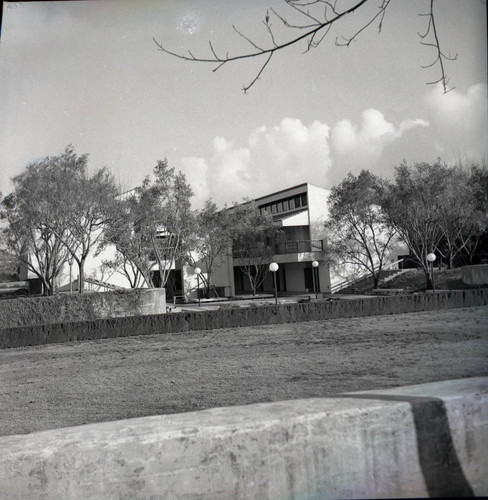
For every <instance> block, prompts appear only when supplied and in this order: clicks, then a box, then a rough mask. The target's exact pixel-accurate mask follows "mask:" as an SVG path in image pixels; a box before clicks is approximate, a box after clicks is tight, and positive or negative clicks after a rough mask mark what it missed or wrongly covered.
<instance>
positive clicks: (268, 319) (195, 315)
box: [0, 289, 488, 348]
mask: <svg viewBox="0 0 488 500" xmlns="http://www.w3.org/2000/svg"><path fill="white" fill-rule="evenodd" d="M482 305H488V289H479V290H464V291H452V292H437V293H419V294H412V295H395V296H392V297H366V298H357V299H344V300H333V299H332V300H325V301H316V302H307V303H301V304H281V305H277V306H276V305H270V306H259V307H257V306H255V307H247V308H224V309H219V310H214V311H201V312H200V311H199V312H180V313H171V314H158V315H147V316H135V317H120V318H108V319H97V320H93V321H78V322H76V321H75V322H73V321H72V322H70V323H57V324H48V325H34V326H29V327H22V328H0V348H7V347H22V346H29V345H40V344H51V343H56V342H70V341H74V340H94V339H101V338H113V337H128V336H131V335H153V334H165V333H176V332H186V331H195V330H213V329H218V328H232V327H240V326H257V325H268V324H282V323H296V322H301V321H317V320H323V319H332V318H352V317H357V316H380V315H385V314H399V313H408V312H419V311H431V310H439V309H453V308H460V307H472V306H482Z"/></svg>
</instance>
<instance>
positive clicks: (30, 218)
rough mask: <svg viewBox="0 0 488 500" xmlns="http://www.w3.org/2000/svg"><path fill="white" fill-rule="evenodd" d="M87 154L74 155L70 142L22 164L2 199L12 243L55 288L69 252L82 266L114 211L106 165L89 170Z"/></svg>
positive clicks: (48, 289)
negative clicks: (23, 168)
mask: <svg viewBox="0 0 488 500" xmlns="http://www.w3.org/2000/svg"><path fill="white" fill-rule="evenodd" d="M87 162H88V155H86V154H84V155H81V156H77V154H76V152H75V150H74V148H73V147H72V146H71V145H70V146H68V147H67V148H66V149H65V151H64V152H63V153H62V154H60V155H58V156H48V157H46V158H44V159H42V160H40V161H37V162H34V163H32V164H30V165H28V166H27V168H26V171H25V172H24V173H23V174H20V175H19V176H17V177H14V179H13V181H14V185H15V192H14V193H13V194H12V195H11V197H10V198H9V199H8V200H7V202H6V207H7V213H8V218H9V231H10V241H11V246H12V247H13V248H16V251H17V254H18V255H19V256H20V258H21V259H22V260H23V261H24V262H25V263H26V264H27V265H28V266H29V268H30V269H31V271H33V272H34V273H35V274H37V275H38V276H39V277H40V278H41V280H42V281H43V284H44V288H45V293H47V294H52V293H54V282H55V278H56V277H57V276H58V275H59V273H60V271H61V269H62V266H63V265H64V263H65V262H66V260H67V258H68V255H69V256H71V257H72V258H73V259H74V260H75V261H76V263H77V264H78V268H79V279H80V287H79V290H80V292H83V289H84V266H85V262H86V259H87V257H88V255H90V253H92V252H94V251H95V250H96V248H97V244H98V242H99V241H100V239H101V237H102V232H103V228H104V226H105V225H106V224H107V223H108V221H109V220H112V219H113V218H116V217H117V216H118V211H117V210H116V203H115V197H116V195H117V194H118V189H117V188H116V185H115V182H114V180H113V177H112V175H111V174H110V173H109V172H108V170H107V169H106V168H102V169H100V170H97V171H95V173H94V174H93V175H90V174H89V173H88V168H87Z"/></svg>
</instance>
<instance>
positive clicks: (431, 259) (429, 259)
mask: <svg viewBox="0 0 488 500" xmlns="http://www.w3.org/2000/svg"><path fill="white" fill-rule="evenodd" d="M435 259H436V257H435V253H429V254H427V262H428V263H429V264H430V279H431V281H432V291H433V292H435V280H434V261H435Z"/></svg>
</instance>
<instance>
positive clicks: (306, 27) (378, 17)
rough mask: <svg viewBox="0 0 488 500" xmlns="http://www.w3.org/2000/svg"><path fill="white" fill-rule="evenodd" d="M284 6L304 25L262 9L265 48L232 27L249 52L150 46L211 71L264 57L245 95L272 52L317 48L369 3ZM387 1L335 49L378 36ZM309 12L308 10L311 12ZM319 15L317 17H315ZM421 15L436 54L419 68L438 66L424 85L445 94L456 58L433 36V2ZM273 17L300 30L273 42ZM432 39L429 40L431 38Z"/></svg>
mask: <svg viewBox="0 0 488 500" xmlns="http://www.w3.org/2000/svg"><path fill="white" fill-rule="evenodd" d="M283 1H284V3H285V5H286V7H288V8H289V9H290V10H292V11H294V12H298V14H299V15H300V16H303V17H304V18H305V19H306V21H305V19H304V21H305V22H304V23H298V24H296V23H293V22H290V21H289V20H288V19H287V18H286V17H285V16H283V15H282V14H280V13H279V12H277V11H276V10H275V9H274V8H272V7H270V8H268V9H267V10H266V15H265V18H264V20H263V21H262V23H263V24H264V26H265V29H266V31H267V33H268V35H269V39H270V42H269V46H267V47H265V46H261V45H260V44H258V43H256V41H254V40H253V39H252V38H250V37H249V36H247V35H245V34H244V33H242V32H241V31H239V30H238V29H237V28H236V26H232V28H233V29H234V31H235V32H236V33H237V35H238V36H239V37H240V38H242V39H243V40H245V41H246V42H247V43H248V44H250V45H251V46H252V48H253V50H250V51H249V52H244V53H241V54H237V55H230V54H229V52H228V51H227V53H226V55H225V56H220V55H218V54H217V52H216V50H215V48H214V46H213V44H212V43H211V42H209V46H210V55H209V56H207V57H200V56H195V55H194V54H193V53H192V52H190V51H188V54H186V53H181V52H175V51H173V50H169V49H167V48H166V47H165V46H164V45H163V44H162V43H160V42H158V41H157V40H156V39H155V38H153V40H154V43H155V44H156V46H157V47H158V49H159V50H161V51H162V52H164V53H166V54H169V55H171V56H173V57H176V58H178V59H182V60H185V61H192V62H202V63H209V64H214V65H215V67H214V69H213V71H214V72H216V71H218V70H219V69H220V68H221V67H222V66H224V65H226V64H227V63H231V62H236V61H242V60H247V59H259V58H264V62H263V64H262V65H261V67H260V69H259V70H258V72H257V74H256V76H255V77H254V78H253V79H252V80H251V82H250V83H248V84H245V85H243V91H244V92H247V91H248V90H249V89H250V88H251V87H252V86H253V85H254V84H255V83H256V82H257V80H259V79H260V77H261V75H262V74H263V72H264V70H265V69H266V67H267V66H268V64H269V62H270V60H271V57H272V56H273V55H274V53H275V52H278V51H282V50H284V49H286V48H288V47H290V46H293V45H296V44H299V43H300V42H301V41H302V40H305V41H306V43H307V46H306V49H305V50H304V51H303V52H308V51H309V50H310V49H312V48H316V47H318V46H319V45H320V44H321V43H322V41H323V40H324V38H325V37H326V36H327V34H328V33H329V32H330V29H331V28H332V26H333V25H336V24H339V21H341V20H342V19H343V18H345V17H346V16H348V15H349V14H353V13H355V12H356V11H357V10H359V9H361V8H362V7H364V6H365V5H366V3H368V2H370V3H371V1H372V0H356V1H355V2H354V4H353V5H352V6H351V7H349V8H347V9H346V10H344V11H339V9H338V3H339V1H338V0H335V1H329V0H283ZM390 2H391V0H381V1H380V2H378V3H379V5H378V10H377V12H375V13H373V15H372V17H371V18H366V19H365V21H364V22H363V23H362V25H361V27H360V28H359V29H358V30H357V31H356V32H355V33H354V34H353V35H352V36H349V37H345V36H343V37H341V38H342V41H338V40H337V39H336V42H335V43H336V45H337V46H346V47H348V46H349V45H350V44H351V43H352V42H353V41H355V40H356V39H357V38H358V37H359V35H360V34H361V33H363V32H364V31H365V30H367V29H368V28H370V27H371V26H372V25H373V24H376V23H377V26H378V32H379V33H380V32H381V30H382V27H383V21H384V18H385V13H386V9H387V8H388V7H389V5H390ZM311 9H312V10H311ZM318 14H320V15H318ZM420 15H421V16H427V17H428V18H429V19H428V25H427V29H426V31H425V33H424V34H421V33H418V34H419V36H420V38H421V42H420V43H421V44H422V45H424V46H428V47H434V48H435V49H436V51H437V55H436V57H435V58H434V60H433V61H432V63H430V64H428V65H426V66H422V67H423V68H430V67H433V66H439V69H440V73H441V76H440V78H439V79H438V80H436V81H435V82H428V84H429V85H432V84H435V83H439V82H442V85H443V89H444V92H445V93H446V92H448V91H449V90H452V89H448V82H449V78H448V76H447V74H446V72H445V68H444V63H445V61H452V60H455V59H456V58H457V55H456V56H455V57H450V56H447V55H445V54H444V53H443V52H442V51H441V47H440V41H439V36H438V33H437V28H436V24H435V16H434V8H433V0H430V9H429V12H428V13H427V14H420ZM272 16H274V17H275V18H276V19H277V20H278V21H279V22H280V24H281V25H282V26H284V27H285V28H287V29H290V30H293V31H297V30H298V31H300V33H299V34H298V35H292V36H291V37H289V38H288V39H287V40H285V41H284V42H281V43H278V42H277V39H276V33H275V31H274V30H273V24H272V22H271V17H272ZM430 37H432V38H433V40H431V38H430Z"/></svg>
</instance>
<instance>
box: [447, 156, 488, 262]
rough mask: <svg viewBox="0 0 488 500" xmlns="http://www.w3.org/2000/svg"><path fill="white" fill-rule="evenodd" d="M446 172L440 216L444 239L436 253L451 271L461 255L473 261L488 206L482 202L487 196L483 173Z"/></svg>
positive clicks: (483, 227) (484, 224) (474, 171)
mask: <svg viewBox="0 0 488 500" xmlns="http://www.w3.org/2000/svg"><path fill="white" fill-rule="evenodd" d="M443 172H444V176H445V177H444V184H443V185H442V188H443V200H442V207H440V209H439V214H438V215H439V217H438V223H439V227H440V228H441V230H442V233H443V238H442V240H441V242H440V244H439V246H438V249H437V250H438V251H439V254H440V255H441V257H442V258H443V260H444V261H445V262H447V265H448V268H449V269H451V268H452V267H454V261H455V258H456V257H457V256H458V255H460V254H461V253H462V252H463V253H464V254H466V255H467V256H468V258H471V256H472V253H473V251H474V249H475V248H476V244H475V243H476V242H477V241H479V238H480V237H481V235H482V234H483V232H484V231H485V230H486V228H487V221H488V219H487V218H488V204H487V203H486V201H485V202H483V201H482V200H483V197H484V198H485V200H486V197H487V194H486V192H485V193H483V189H482V188H483V184H482V176H483V171H482V170H481V169H479V168H478V167H477V166H473V167H472V168H471V169H470V170H466V169H463V168H461V167H460V166H455V167H452V168H448V167H446V166H444V167H443ZM484 175H485V176H486V171H485V173H484ZM485 189H486V186H485Z"/></svg>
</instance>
